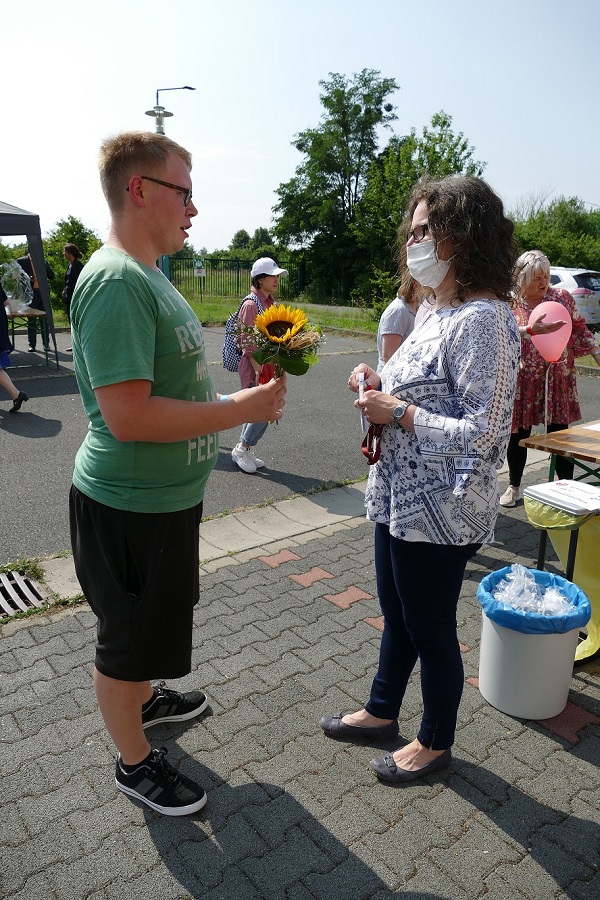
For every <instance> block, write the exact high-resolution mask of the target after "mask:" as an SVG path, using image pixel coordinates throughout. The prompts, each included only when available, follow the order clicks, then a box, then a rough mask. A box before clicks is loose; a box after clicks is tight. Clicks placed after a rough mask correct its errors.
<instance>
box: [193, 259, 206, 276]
mask: <svg viewBox="0 0 600 900" xmlns="http://www.w3.org/2000/svg"><path fill="white" fill-rule="evenodd" d="M194 277H195V278H205V277H206V268H205V266H204V260H203V259H202V257H201V256H199V257H197V259H195V260H194Z"/></svg>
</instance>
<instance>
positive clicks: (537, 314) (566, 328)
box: [527, 300, 573, 363]
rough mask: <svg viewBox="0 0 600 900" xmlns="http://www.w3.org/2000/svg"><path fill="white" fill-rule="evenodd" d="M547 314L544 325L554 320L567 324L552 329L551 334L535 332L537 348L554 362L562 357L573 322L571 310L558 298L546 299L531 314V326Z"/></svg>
mask: <svg viewBox="0 0 600 900" xmlns="http://www.w3.org/2000/svg"><path fill="white" fill-rule="evenodd" d="M544 314H545V316H546V318H545V319H544V325H550V324H551V323H552V322H564V323H565V324H564V325H563V326H562V327H561V328H558V329H557V330H556V331H552V332H551V333H550V334H533V335H532V336H531V340H532V341H533V344H534V347H535V348H536V350H537V351H538V352H539V353H541V354H542V356H543V357H544V359H545V360H546V362H549V363H552V362H556V360H557V359H560V357H561V356H562V352H563V350H564V349H565V347H566V346H567V343H568V341H569V338H570V337H571V332H572V330H573V322H572V320H571V316H570V315H569V310H568V309H565V307H564V306H562V304H560V303H557V302H556V300H546V301H545V302H544V303H540V304H539V306H536V308H535V309H534V310H533V312H532V313H531V315H530V316H529V322H528V323H527V324H528V325H529V326H531V325H533V323H534V322H537V320H538V319H540V318H541V317H542V316H543V315H544Z"/></svg>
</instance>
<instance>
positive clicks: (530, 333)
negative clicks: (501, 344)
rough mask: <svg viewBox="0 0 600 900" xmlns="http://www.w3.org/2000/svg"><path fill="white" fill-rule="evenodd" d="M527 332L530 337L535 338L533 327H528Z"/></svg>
mask: <svg viewBox="0 0 600 900" xmlns="http://www.w3.org/2000/svg"><path fill="white" fill-rule="evenodd" d="M525 331H526V333H527V334H528V335H529V337H532V336H533V327H532V326H531V325H527V327H526V328H525Z"/></svg>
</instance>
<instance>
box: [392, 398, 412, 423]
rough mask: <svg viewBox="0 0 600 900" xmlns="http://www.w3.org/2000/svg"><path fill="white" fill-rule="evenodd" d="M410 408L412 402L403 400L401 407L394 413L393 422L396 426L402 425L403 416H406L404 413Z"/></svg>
mask: <svg viewBox="0 0 600 900" xmlns="http://www.w3.org/2000/svg"><path fill="white" fill-rule="evenodd" d="M409 406H410V400H401V401H400V404H399V406H397V407H396V408H395V410H394V411H393V413H392V416H393V418H392V422H393V423H394V424H395V425H400V419H401V418H402V416H403V415H404V413H405V412H406V410H407V409H408V407H409Z"/></svg>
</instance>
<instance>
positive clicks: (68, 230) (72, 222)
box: [42, 216, 102, 306]
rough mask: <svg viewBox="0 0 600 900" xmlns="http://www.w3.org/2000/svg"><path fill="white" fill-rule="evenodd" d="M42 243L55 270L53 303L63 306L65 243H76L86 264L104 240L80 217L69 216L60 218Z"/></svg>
mask: <svg viewBox="0 0 600 900" xmlns="http://www.w3.org/2000/svg"><path fill="white" fill-rule="evenodd" d="M42 243H43V246H44V256H45V257H46V259H47V261H48V263H49V264H50V266H51V267H52V269H53V270H54V280H53V281H52V283H51V285H50V295H51V298H52V305H53V306H61V302H62V301H61V296H62V290H63V288H64V285H65V274H66V271H67V266H68V263H67V260H66V259H65V258H64V256H63V247H64V246H65V244H75V246H76V247H78V248H79V249H80V250H81V254H82V256H81V262H82V263H84V265H85V263H86V262H87V261H88V259H89V258H90V256H91V255H92V253H93V252H94V251H95V250H97V249H98V248H99V247H100V246H102V241H101V240H100V238H99V237H98V235H97V234H96V232H95V231H92V230H91V229H90V228H86V226H85V225H84V224H83V222H82V221H81V220H80V219H77V218H75V216H69V217H68V218H66V219H60V220H59V221H58V222H57V223H56V225H55V226H54V228H53V229H52V231H50V232H49V233H48V237H46V238H43V240H42Z"/></svg>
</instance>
